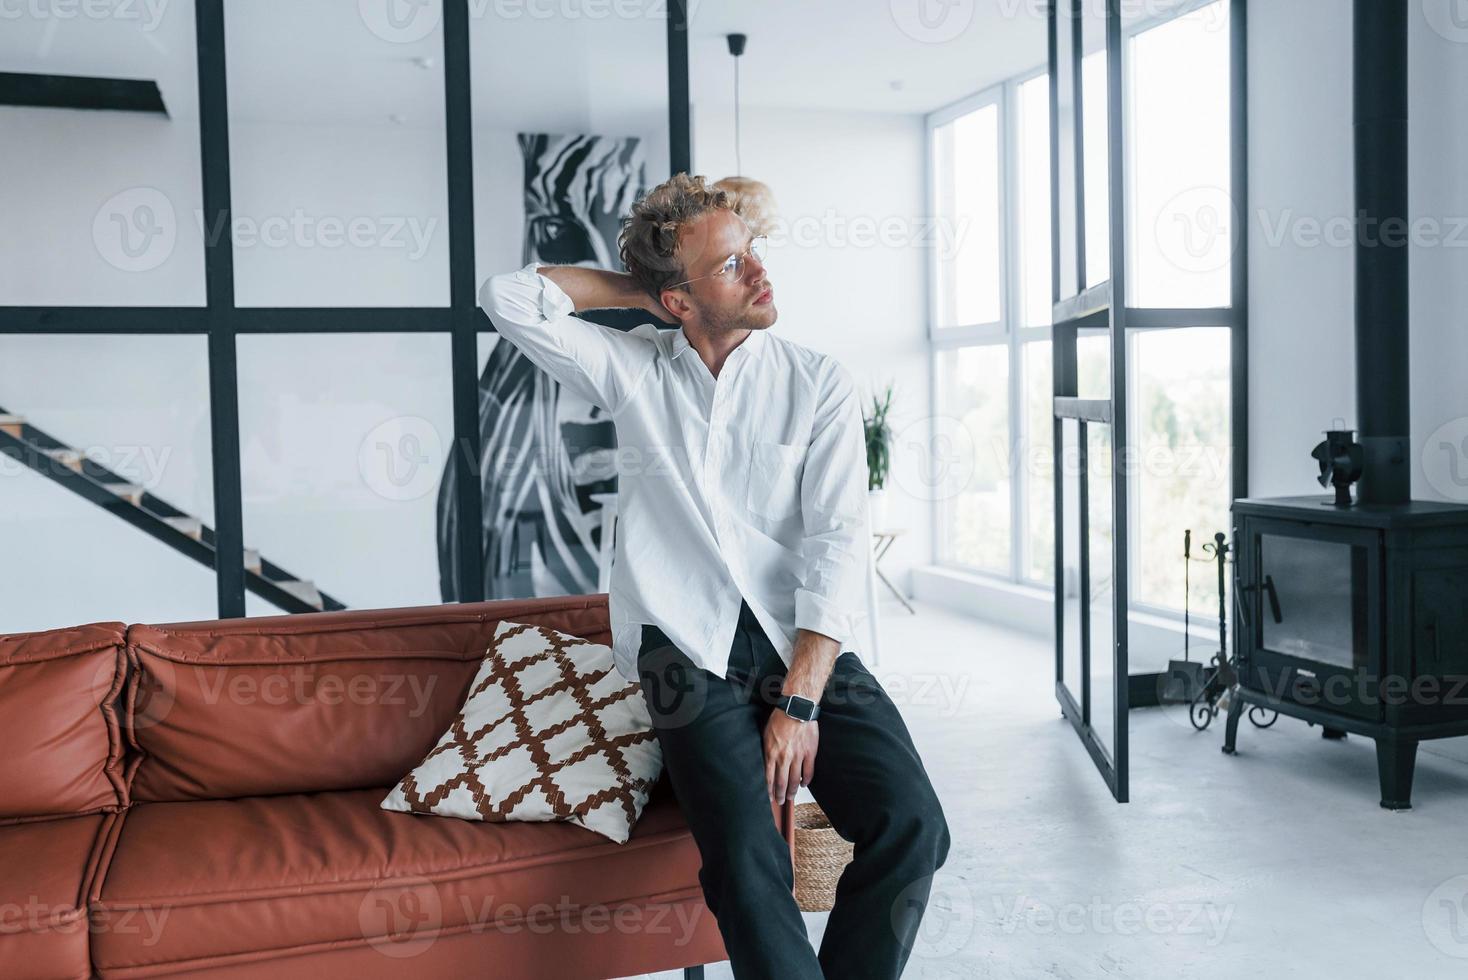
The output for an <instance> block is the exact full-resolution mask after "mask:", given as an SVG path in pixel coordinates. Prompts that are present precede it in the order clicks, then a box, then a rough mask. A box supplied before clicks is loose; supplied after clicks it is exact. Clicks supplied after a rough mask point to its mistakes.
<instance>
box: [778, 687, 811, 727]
mask: <svg viewBox="0 0 1468 980" xmlns="http://www.w3.org/2000/svg"><path fill="white" fill-rule="evenodd" d="M775 706H776V707H778V708H779V709H780V710H781V711H783V712H785V713H786V714H787V715H789V716H790V717H791V718H794V719H795V720H796V721H815V720H816V716H817V715H819V714H820V713H821V706H820V705H818V704H816V703H815V702H814V701H812V700H811V699H810V698H808V697H806V696H805V695H803V694H787V695H785V696H784V697H782V698H780V700H779V701H776V702H775Z"/></svg>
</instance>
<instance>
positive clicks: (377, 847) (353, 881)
mask: <svg viewBox="0 0 1468 980" xmlns="http://www.w3.org/2000/svg"><path fill="white" fill-rule="evenodd" d="M386 791H387V788H386V787H381V788H378V789H373V790H356V791H345V792H336V793H317V794H304V795H289V796H272V797H253V798H247V799H242V800H235V801H225V800H220V801H198V802H178V803H144V804H136V805H134V806H133V808H132V809H131V810H129V811H128V814H127V818H126V820H125V822H124V824H123V827H122V832H121V834H120V836H119V838H118V843H117V849H116V853H115V855H114V856H113V858H112V861H111V864H110V867H109V869H108V873H107V878H106V880H105V882H104V883H103V885H102V888H101V894H100V896H99V898H98V899H97V901H96V902H95V903H94V906H93V907H94V914H97V915H101V916H105V917H106V918H108V919H112V918H115V917H116V916H119V915H121V914H124V913H126V912H132V913H133V914H135V915H136V914H139V913H142V912H147V913H149V914H151V916H152V921H160V920H161V921H162V922H163V928H162V929H161V931H160V933H159V937H158V940H157V941H156V942H154V943H152V944H151V945H147V944H144V943H143V942H141V941H140V939H141V937H140V936H138V935H136V934H127V933H122V932H102V933H99V934H98V935H97V936H96V937H95V939H94V941H93V958H94V961H95V963H96V965H97V968H98V970H99V972H100V973H101V974H102V975H103V976H108V975H128V974H129V972H130V971H133V970H136V971H139V972H142V971H143V970H144V969H145V968H148V967H153V966H159V965H163V964H171V965H172V967H173V968H175V969H199V968H203V967H205V966H208V965H217V964H219V963H220V962H221V961H222V962H231V961H238V960H239V959H240V958H242V957H245V956H248V955H249V954H251V953H258V952H259V951H272V952H273V954H274V955H277V956H285V955H289V954H290V953H291V952H292V950H291V949H290V948H291V947H313V946H314V947H322V946H329V947H331V948H334V949H342V948H350V947H354V946H355V947H361V946H369V947H374V948H377V949H378V950H379V951H381V952H382V953H383V955H385V956H388V957H394V956H402V957H405V958H406V957H408V956H413V955H417V954H418V953H421V952H423V950H424V948H425V947H427V946H431V945H432V944H433V943H434V942H435V941H436V940H437V939H438V937H439V936H441V935H444V934H449V933H460V932H463V931H465V927H466V926H467V927H468V928H469V930H471V931H480V932H485V933H492V932H495V931H498V930H503V929H506V928H511V929H518V930H521V931H523V930H525V929H527V928H533V927H534V926H533V925H527V924H526V920H525V916H526V915H531V916H532V917H535V916H540V917H543V916H545V915H547V914H549V915H555V916H569V915H571V914H573V913H576V914H580V913H582V912H584V911H585V910H586V909H587V907H588V906H593V907H602V906H610V905H614V904H617V903H621V902H624V901H630V900H637V899H645V898H648V897H655V898H658V899H660V900H672V899H677V898H683V899H687V898H689V897H693V898H699V897H701V894H702V892H701V890H700V888H699V883H698V869H699V865H700V858H699V853H698V849H697V846H696V845H695V843H694V841H693V838H692V836H691V835H690V833H689V831H688V829H687V825H686V824H685V823H684V822H683V817H682V814H681V813H680V812H679V810H678V808H677V804H676V802H675V800H674V799H673V797H672V795H671V791H670V790H669V789H668V783H667V781H666V780H663V781H662V782H660V783H659V784H658V786H657V787H656V789H655V791H654V794H653V798H652V799H651V800H650V802H649V804H648V807H647V809H646V811H645V812H644V813H643V816H642V819H641V820H640V821H639V822H638V824H637V827H636V828H635V829H634V830H633V834H632V837H631V839H630V840H629V841H628V842H627V843H626V844H621V845H618V844H613V843H611V842H609V841H607V840H606V839H605V838H603V837H601V836H599V835H597V834H595V833H592V832H591V831H588V830H585V829H583V828H581V827H577V826H574V825H572V824H569V823H482V822H471V821H466V820H451V819H438V818H432V819H426V818H423V817H417V816H413V815H410V814H404V813H394V812H391V811H387V810H383V809H382V808H381V807H380V806H379V805H378V804H379V801H380V800H381V799H382V797H383V794H384V793H385V792H386ZM537 907H538V910H537ZM696 907H697V908H698V909H701V910H703V913H704V914H707V909H706V907H705V906H702V905H701V904H700V905H698V906H696ZM662 927H663V928H666V929H669V930H675V931H676V930H678V929H680V928H689V929H692V928H693V926H692V925H689V924H686V923H677V922H669V923H663V924H662ZM547 931H549V930H547ZM674 938H676V937H674ZM221 958H223V959H222V960H221ZM250 958H251V959H253V960H255V961H257V962H258V961H259V959H260V958H261V957H260V956H258V955H256V956H253V957H250Z"/></svg>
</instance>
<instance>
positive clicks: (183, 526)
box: [163, 514, 204, 541]
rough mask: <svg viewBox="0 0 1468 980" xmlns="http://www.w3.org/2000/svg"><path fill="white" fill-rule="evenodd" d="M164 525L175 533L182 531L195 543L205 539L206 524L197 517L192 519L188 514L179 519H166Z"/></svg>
mask: <svg viewBox="0 0 1468 980" xmlns="http://www.w3.org/2000/svg"><path fill="white" fill-rule="evenodd" d="M163 523H165V524H167V525H168V526H169V527H171V528H173V529H174V530H175V531H182V532H183V533H184V534H187V535H188V536H189V537H191V538H193V539H194V540H195V541H201V540H203V538H204V522H203V521H201V520H199V518H197V517H190V516H189V515H187V514H184V515H182V516H179V517H165V518H163Z"/></svg>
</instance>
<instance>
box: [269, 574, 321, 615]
mask: <svg viewBox="0 0 1468 980" xmlns="http://www.w3.org/2000/svg"><path fill="white" fill-rule="evenodd" d="M275 584H276V585H278V586H280V587H281V588H282V589H284V590H285V591H287V592H289V593H290V594H291V595H293V596H295V597H296V598H297V599H300V600H301V601H302V602H304V603H306V605H308V606H314V607H315V608H317V609H324V608H325V605H324V603H323V602H322V600H321V592H320V590H318V589H317V588H316V583H314V582H312V581H310V580H309V579H287V580H286V581H284V582H276V583H275Z"/></svg>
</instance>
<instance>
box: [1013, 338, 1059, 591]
mask: <svg viewBox="0 0 1468 980" xmlns="http://www.w3.org/2000/svg"><path fill="white" fill-rule="evenodd" d="M1050 357H1051V347H1050V341H1048V340H1038V341H1034V342H1032V343H1028V344H1025V345H1024V348H1023V359H1024V385H1025V389H1024V397H1025V432H1024V436H1023V438H1024V443H1023V445H1024V453H1023V455H1022V456H1021V457H1020V458H1021V459H1022V460H1023V461H1024V466H1023V468H1022V469H1021V471H1020V472H1021V473H1022V474H1023V475H1024V480H1025V524H1026V528H1025V536H1026V537H1025V551H1026V556H1025V558H1026V563H1025V568H1024V570H1023V574H1024V576H1025V578H1028V579H1032V580H1035V581H1039V582H1043V583H1045V584H1047V585H1048V584H1050V583H1051V582H1052V581H1053V580H1054V576H1055V497H1054V493H1055V489H1054V488H1055V483H1054V472H1055V454H1054V452H1053V451H1052V442H1053V440H1054V425H1053V419H1054V416H1055V407H1054V406H1055V403H1054V396H1053V394H1052V393H1053V390H1054V389H1053V388H1052V381H1051V379H1052V373H1051V365H1050Z"/></svg>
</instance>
